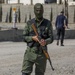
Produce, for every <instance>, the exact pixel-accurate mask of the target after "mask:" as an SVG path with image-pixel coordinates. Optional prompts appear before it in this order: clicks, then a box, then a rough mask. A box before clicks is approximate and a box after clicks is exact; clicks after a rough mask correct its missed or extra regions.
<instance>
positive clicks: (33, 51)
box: [22, 18, 53, 75]
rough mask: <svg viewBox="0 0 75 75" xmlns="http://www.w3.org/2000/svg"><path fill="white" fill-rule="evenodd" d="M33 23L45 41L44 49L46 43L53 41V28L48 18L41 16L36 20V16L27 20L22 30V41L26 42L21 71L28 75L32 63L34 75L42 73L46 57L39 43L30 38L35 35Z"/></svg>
mask: <svg viewBox="0 0 75 75" xmlns="http://www.w3.org/2000/svg"><path fill="white" fill-rule="evenodd" d="M33 23H34V24H35V26H36V28H37V31H38V33H39V36H41V38H43V39H45V41H46V46H45V48H46V50H47V45H48V44H50V43H52V42H53V32H52V31H53V30H52V25H51V22H50V21H49V20H47V19H44V18H43V19H42V20H41V22H38V21H37V19H36V18H33V19H31V20H30V21H28V22H27V24H26V26H25V28H24V31H23V35H24V41H25V42H26V43H27V49H26V52H25V54H24V60H23V66H22V73H23V75H30V74H31V72H32V69H33V65H34V64H35V75H44V72H45V69H46V60H47V59H46V57H45V55H44V53H43V51H42V49H41V46H40V44H39V43H38V42H35V41H34V40H33V39H32V37H33V36H35V33H34V31H33V29H32V27H31V25H32V24H33Z"/></svg>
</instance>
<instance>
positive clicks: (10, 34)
mask: <svg viewBox="0 0 75 75" xmlns="http://www.w3.org/2000/svg"><path fill="white" fill-rule="evenodd" d="M22 33H23V30H21V29H20V30H15V29H11V30H5V31H0V41H23V37H22ZM53 34H54V39H56V30H53ZM65 39H75V30H66V33H65Z"/></svg>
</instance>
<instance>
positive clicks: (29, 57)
mask: <svg viewBox="0 0 75 75" xmlns="http://www.w3.org/2000/svg"><path fill="white" fill-rule="evenodd" d="M46 60H47V59H46V57H45V55H44V54H43V52H41V50H40V51H38V50H37V48H36V47H33V48H29V47H28V48H27V50H26V52H25V54H24V60H23V65H22V72H23V73H28V74H29V75H30V74H31V73H32V71H33V65H34V64H35V75H44V72H45V69H46Z"/></svg>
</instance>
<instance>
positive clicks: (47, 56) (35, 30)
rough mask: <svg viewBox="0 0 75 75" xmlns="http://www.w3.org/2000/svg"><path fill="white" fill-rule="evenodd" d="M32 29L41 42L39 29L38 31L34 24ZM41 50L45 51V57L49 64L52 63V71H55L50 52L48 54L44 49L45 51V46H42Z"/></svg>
mask: <svg viewBox="0 0 75 75" xmlns="http://www.w3.org/2000/svg"><path fill="white" fill-rule="evenodd" d="M32 28H33V30H34V32H35V34H36V36H37V37H38V39H39V41H40V39H41V38H40V37H39V34H38V32H37V29H36V27H35V25H34V24H32ZM41 48H42V50H43V53H44V55H45V56H46V58H47V59H48V60H49V63H50V65H51V69H52V70H53V71H54V68H53V66H52V62H51V59H50V56H49V54H48V52H47V51H46V50H44V49H45V48H44V46H41Z"/></svg>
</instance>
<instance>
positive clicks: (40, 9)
mask: <svg viewBox="0 0 75 75" xmlns="http://www.w3.org/2000/svg"><path fill="white" fill-rule="evenodd" d="M34 13H35V16H36V18H38V19H40V18H42V17H43V7H42V6H41V5H37V6H35V8H34Z"/></svg>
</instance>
